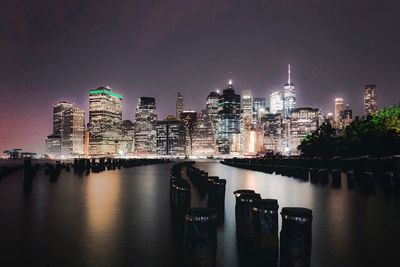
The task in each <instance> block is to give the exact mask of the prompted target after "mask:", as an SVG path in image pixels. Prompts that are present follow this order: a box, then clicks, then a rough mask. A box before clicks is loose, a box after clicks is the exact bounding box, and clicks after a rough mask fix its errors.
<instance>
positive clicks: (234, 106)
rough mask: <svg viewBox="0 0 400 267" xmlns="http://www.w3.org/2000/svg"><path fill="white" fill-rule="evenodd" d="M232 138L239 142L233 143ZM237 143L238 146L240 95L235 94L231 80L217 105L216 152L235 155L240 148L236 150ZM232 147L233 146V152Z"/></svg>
mask: <svg viewBox="0 0 400 267" xmlns="http://www.w3.org/2000/svg"><path fill="white" fill-rule="evenodd" d="M236 135H238V136H236ZM234 136H235V137H234ZM233 138H235V140H236V139H237V138H239V141H236V142H233V141H234V139H233ZM238 143H239V144H240V95H238V94H235V90H234V89H233V85H232V80H229V83H228V88H226V89H225V90H223V93H222V95H221V98H220V100H219V103H218V126H217V147H218V152H219V153H221V154H230V153H231V152H234V153H236V151H237V150H239V151H240V148H239V149H237V147H238V145H237V144H238ZM232 145H234V147H233V148H234V151H233V150H232V147H231V146H232ZM239 147H240V145H239Z"/></svg>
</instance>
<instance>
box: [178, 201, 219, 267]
mask: <svg viewBox="0 0 400 267" xmlns="http://www.w3.org/2000/svg"><path fill="white" fill-rule="evenodd" d="M216 258H217V213H216V211H215V210H214V209H208V208H191V209H189V210H188V212H187V215H186V224H185V235H184V263H185V264H184V266H187V267H214V266H216Z"/></svg>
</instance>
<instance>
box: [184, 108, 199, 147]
mask: <svg viewBox="0 0 400 267" xmlns="http://www.w3.org/2000/svg"><path fill="white" fill-rule="evenodd" d="M181 121H182V122H183V124H184V126H185V129H186V154H187V155H191V154H192V138H193V131H194V127H195V126H196V121H197V112H196V111H194V110H184V111H182V113H181Z"/></svg>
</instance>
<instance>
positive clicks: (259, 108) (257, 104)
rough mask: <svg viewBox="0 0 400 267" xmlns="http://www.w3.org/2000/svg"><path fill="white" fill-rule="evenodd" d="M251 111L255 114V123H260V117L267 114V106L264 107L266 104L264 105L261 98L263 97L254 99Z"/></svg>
mask: <svg viewBox="0 0 400 267" xmlns="http://www.w3.org/2000/svg"><path fill="white" fill-rule="evenodd" d="M253 110H254V113H255V120H256V121H257V122H260V120H261V117H262V116H263V115H264V114H266V113H268V110H267V106H266V103H265V98H263V97H255V98H254V104H253Z"/></svg>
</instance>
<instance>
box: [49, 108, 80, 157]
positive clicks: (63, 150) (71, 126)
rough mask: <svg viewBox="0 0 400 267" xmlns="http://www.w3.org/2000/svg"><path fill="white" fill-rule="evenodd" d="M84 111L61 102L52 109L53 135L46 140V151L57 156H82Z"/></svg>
mask: <svg viewBox="0 0 400 267" xmlns="http://www.w3.org/2000/svg"><path fill="white" fill-rule="evenodd" d="M84 131H85V111H84V110H82V109H80V108H77V107H75V106H74V104H72V103H69V102H65V101H61V102H59V103H57V104H56V105H54V107H53V133H52V134H51V135H49V136H48V137H47V139H46V151H47V152H48V153H50V154H59V155H65V156H70V155H82V154H83V153H84V151H83V145H84Z"/></svg>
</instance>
